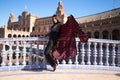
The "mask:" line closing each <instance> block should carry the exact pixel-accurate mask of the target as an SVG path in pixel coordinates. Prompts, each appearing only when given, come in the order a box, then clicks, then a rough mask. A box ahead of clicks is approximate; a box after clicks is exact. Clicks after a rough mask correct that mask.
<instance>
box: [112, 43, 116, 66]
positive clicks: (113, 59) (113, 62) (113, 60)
mask: <svg viewBox="0 0 120 80" xmlns="http://www.w3.org/2000/svg"><path fill="white" fill-rule="evenodd" d="M112 46H113V50H112V66H115V55H116V54H115V46H116V44H112Z"/></svg>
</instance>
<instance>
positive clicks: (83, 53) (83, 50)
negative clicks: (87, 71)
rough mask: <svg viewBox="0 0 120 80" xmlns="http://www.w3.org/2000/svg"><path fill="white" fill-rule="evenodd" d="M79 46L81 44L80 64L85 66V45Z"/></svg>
mask: <svg viewBox="0 0 120 80" xmlns="http://www.w3.org/2000/svg"><path fill="white" fill-rule="evenodd" d="M81 44H82V49H81V56H82V61H81V64H82V65H84V64H85V62H84V56H85V49H84V45H85V43H81Z"/></svg>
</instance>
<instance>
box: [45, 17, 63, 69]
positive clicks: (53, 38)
mask: <svg viewBox="0 0 120 80" xmlns="http://www.w3.org/2000/svg"><path fill="white" fill-rule="evenodd" d="M52 20H53V26H52V27H51V30H50V33H49V34H48V36H49V42H48V44H47V47H46V48H45V52H44V54H45V57H46V59H47V61H48V63H49V64H50V65H51V66H52V67H53V71H55V70H56V66H57V61H56V60H55V59H54V57H53V55H52V54H51V50H52V49H53V47H54V46H55V45H56V44H57V39H58V34H59V30H60V27H61V23H60V22H59V20H58V19H57V17H56V15H53V16H52Z"/></svg>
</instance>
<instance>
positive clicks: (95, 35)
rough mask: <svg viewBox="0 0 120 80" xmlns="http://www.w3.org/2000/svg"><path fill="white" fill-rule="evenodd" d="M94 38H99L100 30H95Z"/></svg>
mask: <svg viewBox="0 0 120 80" xmlns="http://www.w3.org/2000/svg"><path fill="white" fill-rule="evenodd" d="M94 38H97V39H98V38H99V32H98V31H95V33H94Z"/></svg>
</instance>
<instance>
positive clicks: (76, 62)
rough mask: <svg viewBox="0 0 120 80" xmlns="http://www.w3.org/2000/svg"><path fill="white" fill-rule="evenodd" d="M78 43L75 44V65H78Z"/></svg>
mask: <svg viewBox="0 0 120 80" xmlns="http://www.w3.org/2000/svg"><path fill="white" fill-rule="evenodd" d="M78 43H79V42H78V41H77V42H76V48H77V55H76V61H75V64H76V65H78V63H79V62H78V55H79V49H78Z"/></svg>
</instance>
